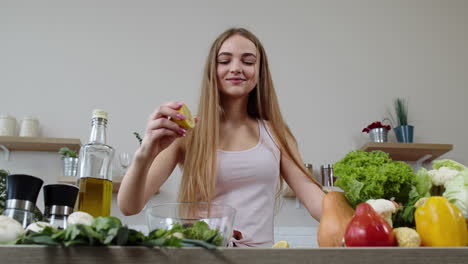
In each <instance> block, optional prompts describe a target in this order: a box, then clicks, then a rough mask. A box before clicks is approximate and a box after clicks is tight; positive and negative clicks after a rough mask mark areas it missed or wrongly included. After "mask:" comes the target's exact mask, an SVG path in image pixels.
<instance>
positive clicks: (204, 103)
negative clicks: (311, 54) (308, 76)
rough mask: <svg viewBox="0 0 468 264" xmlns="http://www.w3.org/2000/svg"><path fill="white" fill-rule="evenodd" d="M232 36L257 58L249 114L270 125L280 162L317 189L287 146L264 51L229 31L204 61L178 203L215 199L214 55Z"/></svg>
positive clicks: (217, 111)
mask: <svg viewBox="0 0 468 264" xmlns="http://www.w3.org/2000/svg"><path fill="white" fill-rule="evenodd" d="M233 35H240V36H243V37H245V38H247V39H249V40H250V41H252V42H253V43H254V44H255V46H256V47H257V50H258V52H259V55H260V56H259V57H260V70H259V79H258V83H257V85H256V87H255V88H254V89H253V90H252V91H251V92H250V94H249V99H248V103H247V112H248V114H249V115H250V116H251V117H253V118H257V119H262V120H267V121H269V122H268V123H269V126H270V129H271V130H272V133H273V134H274V136H275V139H276V142H277V144H278V147H279V149H280V151H281V155H282V156H283V158H285V157H286V158H289V159H291V160H292V161H293V162H294V163H295V164H296V165H297V166H298V167H299V168H300V169H301V171H302V172H303V173H304V174H306V175H309V177H310V178H311V179H312V180H313V181H314V183H316V184H317V185H319V186H320V184H319V183H318V182H317V181H316V180H315V179H314V178H313V177H312V175H310V173H309V172H308V171H307V170H306V169H305V168H304V166H303V165H302V164H301V162H300V158H299V156H298V154H295V153H294V152H293V151H292V148H291V146H290V145H289V144H288V142H287V138H290V139H292V140H294V142H296V141H295V138H294V136H293V135H292V133H291V131H290V130H289V128H288V126H287V125H286V123H285V122H284V120H283V117H282V115H281V111H280V108H279V103H278V99H277V96H276V93H275V89H274V87H273V81H272V79H271V74H270V69H269V67H268V59H267V56H266V53H265V49H264V48H263V46H262V44H261V43H260V41H259V40H258V39H257V37H256V36H255V35H253V34H252V33H251V32H249V31H248V30H246V29H243V28H231V29H228V30H226V31H225V32H224V33H222V34H221V35H220V36H219V37H218V38H217V39H216V40H215V41H214V43H213V45H212V46H211V49H210V52H209V54H208V58H207V60H206V64H205V69H204V74H203V80H202V87H201V94H200V101H199V104H198V106H199V109H198V116H199V117H200V119H201V120H202V121H201V122H199V123H198V124H197V125H196V127H195V128H194V129H193V130H192V131H191V132H190V133H189V134H188V135H187V137H186V140H185V158H184V161H183V174H182V182H181V185H180V190H179V201H180V202H195V201H207V202H211V201H212V199H213V198H214V192H215V184H216V170H217V148H218V143H219V127H220V125H219V124H220V120H221V117H222V113H223V109H222V107H221V103H220V94H219V90H218V86H219V83H218V78H217V55H218V52H219V49H220V48H221V45H222V44H223V42H224V41H225V40H226V39H228V38H229V37H231V36H233ZM282 186H283V178H282V176H281V175H280V185H279V190H282ZM278 194H279V192H278Z"/></svg>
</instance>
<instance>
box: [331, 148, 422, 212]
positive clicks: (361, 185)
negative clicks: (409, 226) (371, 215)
mask: <svg viewBox="0 0 468 264" xmlns="http://www.w3.org/2000/svg"><path fill="white" fill-rule="evenodd" d="M333 170H334V173H335V175H336V176H337V178H338V179H337V180H336V183H335V185H336V186H338V187H340V188H341V189H343V190H344V191H345V196H346V198H347V199H348V201H349V203H350V204H351V205H352V206H353V207H355V206H356V205H358V204H359V203H362V202H366V201H367V200H369V199H380V198H383V199H388V200H389V199H391V198H395V201H397V202H401V203H404V204H405V203H407V202H408V199H409V192H410V191H411V186H412V184H413V181H414V179H415V175H414V173H413V169H412V168H411V166H410V165H408V164H406V163H404V162H401V161H393V160H392V159H390V157H389V155H388V153H385V152H382V151H379V150H376V151H372V152H364V151H362V150H355V151H352V152H350V153H348V154H347V155H346V156H345V157H344V158H343V159H342V160H340V161H338V162H337V163H335V164H334V165H333Z"/></svg>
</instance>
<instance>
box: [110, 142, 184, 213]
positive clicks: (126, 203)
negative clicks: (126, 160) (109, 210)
mask: <svg viewBox="0 0 468 264" xmlns="http://www.w3.org/2000/svg"><path fill="white" fill-rule="evenodd" d="M180 141H181V140H177V141H176V142H174V144H172V145H170V146H169V147H168V148H167V149H165V150H164V151H162V152H161V153H160V154H159V155H158V156H156V158H155V159H154V160H153V161H151V160H149V159H148V158H146V157H145V156H144V155H142V154H141V152H140V150H137V151H136V152H135V155H134V158H133V162H132V165H131V166H130V167H129V169H128V171H127V173H126V174H125V177H124V178H123V180H122V183H121V184H120V190H119V193H118V195H117V203H118V206H119V209H120V211H121V212H122V213H123V214H124V215H134V214H137V213H139V212H140V211H141V210H142V209H143V207H144V206H145V204H146V203H147V202H148V201H149V199H150V198H151V196H153V195H154V194H155V193H156V192H158V191H159V188H160V187H161V185H163V183H164V182H165V181H166V180H167V178H169V176H170V175H171V173H172V171H173V170H174V168H175V166H176V165H177V163H178V162H179V161H180V160H181V155H182V153H181V150H180Z"/></svg>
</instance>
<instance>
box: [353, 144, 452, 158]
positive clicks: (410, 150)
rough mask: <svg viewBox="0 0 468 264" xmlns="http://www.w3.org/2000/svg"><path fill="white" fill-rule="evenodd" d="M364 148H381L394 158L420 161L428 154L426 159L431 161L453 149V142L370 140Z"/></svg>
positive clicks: (367, 149) (368, 150)
mask: <svg viewBox="0 0 468 264" xmlns="http://www.w3.org/2000/svg"><path fill="white" fill-rule="evenodd" d="M361 149H362V150H364V151H367V152H370V151H373V150H381V151H383V152H387V153H388V154H390V157H391V158H392V159H393V160H401V161H418V160H420V159H421V158H424V156H426V155H431V157H430V158H428V159H426V160H425V161H426V162H430V161H432V160H434V159H436V158H438V157H440V156H441V155H443V154H445V153H447V152H449V151H450V150H452V149H453V145H452V144H423V143H398V142H383V143H378V142H369V143H367V144H365V145H364V146H363V147H362V148H361Z"/></svg>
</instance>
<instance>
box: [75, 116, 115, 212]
mask: <svg viewBox="0 0 468 264" xmlns="http://www.w3.org/2000/svg"><path fill="white" fill-rule="evenodd" d="M107 120H108V114H107V112H105V111H103V110H100V109H96V110H94V111H93V116H92V119H91V123H92V127H91V136H90V138H89V143H88V144H86V145H83V146H82V147H81V149H80V158H79V161H80V165H79V167H78V175H79V177H80V179H79V186H80V191H79V194H78V210H79V211H83V212H87V213H89V214H91V215H92V216H94V217H98V216H109V215H110V212H111V205H112V159H113V158H114V152H115V151H114V149H113V148H112V147H111V146H109V145H107V144H106V127H107Z"/></svg>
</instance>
